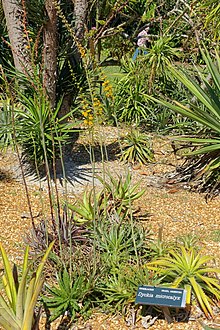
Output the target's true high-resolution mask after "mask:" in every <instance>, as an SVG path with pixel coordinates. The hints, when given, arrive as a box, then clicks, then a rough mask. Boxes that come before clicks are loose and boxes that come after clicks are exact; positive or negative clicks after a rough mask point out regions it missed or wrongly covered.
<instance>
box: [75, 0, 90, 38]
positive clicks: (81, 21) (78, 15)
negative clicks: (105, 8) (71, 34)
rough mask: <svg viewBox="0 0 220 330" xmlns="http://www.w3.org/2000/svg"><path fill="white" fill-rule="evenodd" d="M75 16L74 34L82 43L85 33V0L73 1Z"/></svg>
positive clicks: (86, 4)
mask: <svg viewBox="0 0 220 330" xmlns="http://www.w3.org/2000/svg"><path fill="white" fill-rule="evenodd" d="M73 3H74V14H75V34H76V37H77V39H78V40H79V42H82V40H83V38H84V32H85V22H86V14H87V7H88V3H87V0H73Z"/></svg>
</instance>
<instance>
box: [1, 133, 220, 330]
mask: <svg viewBox="0 0 220 330" xmlns="http://www.w3.org/2000/svg"><path fill="white" fill-rule="evenodd" d="M116 133H117V132H116V131H114V130H113V129H112V128H106V130H105V132H104V135H105V136H107V137H108V145H109V150H110V151H114V150H115V149H117V138H116V137H115V136H117V134H116ZM120 134H121V135H123V134H125V132H124V131H122V132H121V133H120ZM86 138H88V137H84V138H82V139H81V140H79V142H78V144H77V145H76V146H74V149H73V151H74V152H73V153H72V155H71V156H69V158H68V159H67V160H68V161H67V177H68V184H67V186H68V187H67V189H68V195H69V196H70V198H71V199H72V200H75V199H76V198H77V196H79V195H81V194H82V192H83V190H84V189H85V187H86V186H91V185H92V184H94V182H93V180H92V173H93V171H94V169H93V168H92V166H91V164H90V162H89V156H88V152H87V151H86V147H85V144H86V142H85V141H86ZM153 146H154V150H155V151H156V162H155V163H154V164H151V165H148V166H142V167H140V166H136V167H135V166H133V167H131V166H129V167H127V166H123V165H122V164H121V163H119V162H118V160H117V159H115V158H114V157H113V156H111V157H110V159H109V160H108V161H106V162H105V164H104V166H105V168H107V169H108V170H110V171H111V173H118V174H124V173H126V171H127V170H129V171H132V173H133V180H134V181H135V182H136V181H140V186H141V187H143V188H146V193H145V194H144V195H143V197H142V198H141V200H140V201H138V206H139V207H140V209H141V212H142V213H143V214H145V213H148V214H149V216H147V217H146V219H145V221H144V223H145V225H146V226H147V227H149V228H151V229H152V230H153V232H154V234H155V237H157V235H158V231H159V228H163V237H164V239H165V240H166V241H169V240H174V239H176V238H177V237H178V236H183V235H186V234H189V233H193V234H195V235H197V236H198V239H199V241H200V245H201V247H202V249H203V252H204V253H205V254H210V255H214V256H215V261H216V264H217V266H218V267H220V258H219V257H220V252H219V251H220V226H219V224H220V213H219V201H220V199H219V197H216V198H215V199H213V200H211V201H209V202H208V203H207V202H206V201H205V198H204V195H202V194H197V193H193V192H190V191H189V190H188V187H187V186H179V185H175V184H172V181H169V180H167V176H165V173H167V172H170V171H173V170H174V168H175V166H176V165H178V164H180V162H181V160H180V159H177V158H175V157H174V155H173V154H172V153H171V151H172V149H171V148H170V144H169V140H168V139H167V138H154V141H153ZM109 150H108V151H109ZM110 154H111V152H110ZM112 155H114V152H112ZM96 156H97V159H98V161H97V162H96V163H95V168H96V171H97V172H100V173H101V171H102V170H103V163H102V162H100V159H99V158H100V157H101V156H100V154H99V153H98V151H97V155H96ZM27 184H28V190H29V195H30V200H31V204H32V210H33V214H34V216H35V217H36V220H37V219H39V218H40V215H41V214H44V213H45V212H47V208H48V199H47V195H46V190H47V184H46V181H45V180H44V179H43V180H41V182H39V181H38V180H36V178H34V177H33V176H27ZM98 184H99V183H98V181H96V182H95V185H98ZM58 186H59V191H60V194H61V196H62V195H63V194H64V193H65V191H66V190H65V189H64V184H63V183H62V177H61V176H60V177H59V178H58ZM42 196H43V202H42ZM0 211H1V212H0V229H1V231H0V239H1V241H2V243H3V245H4V246H5V248H6V250H7V251H8V252H9V254H10V258H11V260H12V261H16V262H19V261H20V259H21V255H22V252H23V249H24V243H23V239H22V238H23V237H25V235H26V234H27V233H28V232H29V230H30V228H31V223H30V217H29V210H28V205H27V201H26V197H25V189H24V185H23V183H22V179H21V173H20V169H19V166H18V162H17V158H16V155H15V154H14V153H13V152H9V153H7V154H3V153H1V154H0ZM197 314H198V311H195V313H193V314H192V315H193V317H194V320H191V321H189V322H188V323H181V322H174V323H172V324H170V325H169V324H167V322H166V321H165V320H163V319H162V320H157V321H156V322H155V324H154V325H153V326H152V327H151V329H152V330H157V329H164V330H166V329H182V330H185V329H189V330H193V329H202V327H201V325H200V324H199V323H198V319H199V318H198V317H199V316H201V315H199V314H198V315H197ZM205 322H206V323H208V322H207V321H205ZM213 322H215V323H216V324H220V316H219V315H218V314H217V315H216V319H215V320H214V321H213ZM209 324H211V323H209ZM43 328H44V327H43V326H42V329H43ZM52 329H54V330H55V329H58V323H57V322H56V323H55V324H54V325H53V327H52ZM59 329H61V327H59ZM63 329H65V326H64V327H63ZM72 329H75V330H80V329H85V330H89V329H92V330H99V329H100V330H104V329H109V330H114V329H118V330H119V329H121V330H125V329H145V327H143V325H142V324H141V322H138V323H137V327H131V326H128V324H127V323H126V322H125V321H124V320H123V318H122V317H119V316H115V317H109V316H107V315H103V314H100V313H98V314H94V315H93V317H92V318H91V319H90V320H88V321H87V322H86V323H85V324H83V325H79V326H74V327H73V328H72Z"/></svg>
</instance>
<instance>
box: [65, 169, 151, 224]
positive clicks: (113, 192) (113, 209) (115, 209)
mask: <svg viewBox="0 0 220 330" xmlns="http://www.w3.org/2000/svg"><path fill="white" fill-rule="evenodd" d="M97 178H98V179H99V180H100V181H101V183H102V184H103V189H102V190H101V191H100V192H99V193H97V194H96V193H95V192H94V190H93V189H92V190H91V191H90V192H89V193H87V192H84V195H83V201H82V202H77V203H76V204H75V205H72V204H70V203H69V204H68V207H69V208H70V209H71V210H72V211H74V212H75V213H76V214H77V216H75V220H76V221H77V222H87V221H92V220H98V219H100V218H106V217H107V218H108V217H110V216H112V215H113V216H116V215H117V217H119V218H126V217H128V216H129V214H131V213H132V214H134V213H135V210H134V209H133V208H132V205H133V202H134V201H135V200H137V199H138V198H140V197H141V196H142V195H143V194H144V192H145V190H144V189H143V190H141V191H139V192H138V191H137V190H138V187H139V184H138V183H137V184H135V185H132V183H131V174H130V173H128V174H127V176H126V177H125V179H123V178H122V177H121V176H118V177H116V178H114V177H113V176H112V175H111V174H110V173H108V174H107V175H105V179H103V178H101V177H97Z"/></svg>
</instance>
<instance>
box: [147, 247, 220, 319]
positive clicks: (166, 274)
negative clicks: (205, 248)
mask: <svg viewBox="0 0 220 330" xmlns="http://www.w3.org/2000/svg"><path fill="white" fill-rule="evenodd" d="M212 260H213V257H210V256H203V255H201V253H200V252H198V251H197V250H196V249H193V248H191V249H190V250H187V249H186V248H185V247H181V248H180V249H176V250H172V251H170V253H169V255H168V256H167V257H161V258H158V259H157V260H154V261H152V262H149V263H148V264H147V268H148V269H149V270H152V271H154V272H156V274H158V275H160V276H161V277H162V278H163V282H164V283H166V285H172V287H174V288H177V287H185V288H186V290H187V303H188V304H190V293H191V290H192V292H193V294H194V296H195V298H196V299H197V301H198V303H199V305H200V307H201V309H202V311H203V312H204V313H205V315H206V317H210V316H211V317H213V311H212V308H211V304H214V303H215V302H216V301H218V300H219V299H220V285H219V280H218V279H217V278H216V277H211V276H208V274H210V273H211V274H216V273H217V274H219V273H220V269H218V268H214V267H211V266H209V265H208V263H210V262H211V261H212Z"/></svg>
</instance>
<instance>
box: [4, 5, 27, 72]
mask: <svg viewBox="0 0 220 330" xmlns="http://www.w3.org/2000/svg"><path fill="white" fill-rule="evenodd" d="M2 5H3V10H4V14H5V18H6V25H7V30H8V35H9V40H10V44H11V48H12V54H13V59H14V65H15V68H16V70H18V71H21V72H23V73H29V74H30V70H31V63H30V54H29V51H28V47H29V45H28V41H27V38H26V37H25V32H26V31H25V29H26V27H25V26H24V17H25V16H24V11H23V8H22V4H21V1H19V0H17V1H16V0H2Z"/></svg>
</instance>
